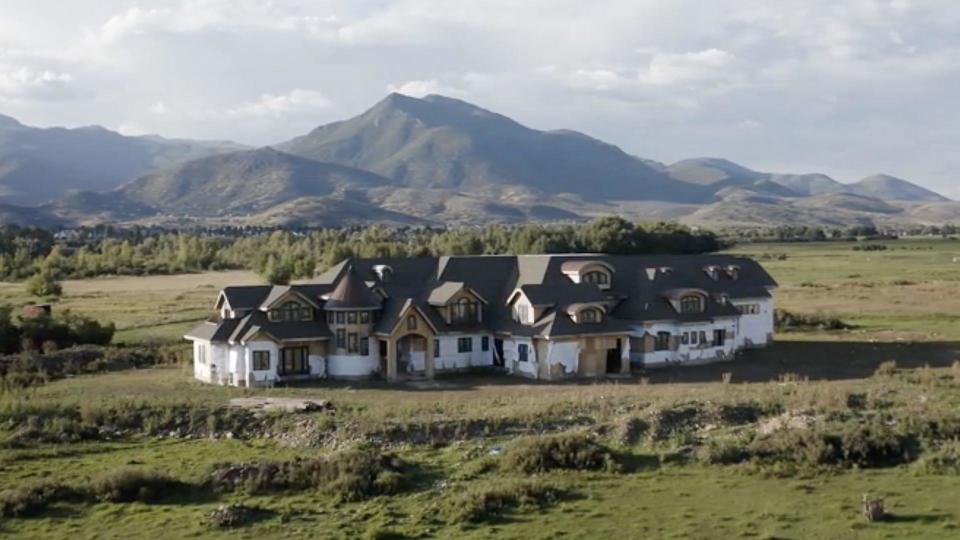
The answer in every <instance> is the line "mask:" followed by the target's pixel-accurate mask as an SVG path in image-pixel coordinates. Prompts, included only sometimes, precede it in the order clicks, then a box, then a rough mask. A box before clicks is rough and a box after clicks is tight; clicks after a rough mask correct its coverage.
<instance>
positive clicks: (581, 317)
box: [577, 308, 603, 323]
mask: <svg viewBox="0 0 960 540" xmlns="http://www.w3.org/2000/svg"><path fill="white" fill-rule="evenodd" d="M577 319H578V322H581V323H598V322H602V321H603V313H602V312H601V311H600V310H599V309H596V308H588V309H584V310H581V311H580V313H578V314H577Z"/></svg>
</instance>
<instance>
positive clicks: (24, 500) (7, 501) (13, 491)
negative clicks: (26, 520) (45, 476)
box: [0, 481, 78, 517]
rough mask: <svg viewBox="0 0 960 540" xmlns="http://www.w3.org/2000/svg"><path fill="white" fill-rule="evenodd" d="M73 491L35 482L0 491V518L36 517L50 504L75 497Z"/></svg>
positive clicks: (53, 483) (75, 494) (57, 484)
mask: <svg viewBox="0 0 960 540" xmlns="http://www.w3.org/2000/svg"><path fill="white" fill-rule="evenodd" d="M77 496H78V494H77V492H76V490H75V489H73V488H71V487H68V486H65V485H63V484H61V483H59V482H47V481H42V482H35V483H32V484H26V485H23V486H18V487H14V488H9V489H5V490H3V491H0V516H3V517H27V516H34V515H37V514H39V513H41V512H43V511H44V510H46V508H47V506H49V505H50V504H51V503H53V502H56V501H60V500H65V499H70V498H74V497H77Z"/></svg>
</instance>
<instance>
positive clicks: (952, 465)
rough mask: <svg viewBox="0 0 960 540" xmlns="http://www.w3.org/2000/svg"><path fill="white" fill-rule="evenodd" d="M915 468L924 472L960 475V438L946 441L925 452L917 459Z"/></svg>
mask: <svg viewBox="0 0 960 540" xmlns="http://www.w3.org/2000/svg"><path fill="white" fill-rule="evenodd" d="M917 469H918V470H920V471H921V472H924V473H926V474H954V475H960V440H952V441H947V442H945V443H943V444H942V445H940V446H939V447H938V448H936V449H934V450H932V451H930V452H928V453H925V454H924V455H923V456H922V457H921V458H920V459H919V460H918V461H917Z"/></svg>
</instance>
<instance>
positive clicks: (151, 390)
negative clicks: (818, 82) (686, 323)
mask: <svg viewBox="0 0 960 540" xmlns="http://www.w3.org/2000/svg"><path fill="white" fill-rule="evenodd" d="M886 245H887V246H888V249H887V250H885V251H868V252H865V251H855V250H853V246H854V244H853V243H829V244H757V245H745V246H741V247H738V248H735V249H734V250H732V251H733V252H734V253H739V254H749V255H752V256H755V257H758V258H759V259H761V261H762V262H763V264H764V265H765V266H766V267H767V268H768V269H769V270H770V272H771V273H772V274H773V275H774V277H775V278H776V279H777V280H778V282H779V283H780V284H781V288H780V290H779V291H778V293H777V303H778V306H779V307H782V308H784V309H787V310H789V311H793V312H797V313H804V314H818V313H821V314H828V315H832V316H837V317H839V318H841V319H843V320H844V321H846V322H849V323H852V324H854V325H856V328H855V329H853V330H847V331H839V332H811V331H804V332H790V333H787V334H782V335H780V336H778V342H777V344H776V345H774V346H773V347H771V348H769V349H765V350H762V351H752V352H750V353H748V354H745V355H743V356H741V357H740V358H738V359H736V360H734V361H732V362H728V363H723V364H716V365H707V366H691V367H683V368H671V369H664V370H656V371H650V372H648V373H646V374H643V376H642V377H636V378H634V379H630V380H621V381H616V382H582V383H568V384H538V383H533V382H530V381H525V380H514V379H503V378H498V377H492V376H490V377H487V376H469V377H467V376H460V377H452V378H444V379H438V380H436V381H432V382H423V383H411V384H408V385H405V386H396V385H387V384H385V383H380V382H368V383H355V384H351V385H345V384H342V383H341V384H332V383H331V384H323V383H321V384H314V385H310V386H303V387H290V388H275V389H269V390H265V389H262V390H257V391H252V390H247V389H235V388H222V387H211V386H205V385H201V384H199V383H197V382H195V381H193V380H192V379H191V377H190V373H189V371H188V370H187V369H185V368H181V367H167V368H157V369H144V370H131V371H123V372H114V373H106V374H101V375H84V376H77V377H74V378H69V379H64V380H59V381H54V382H51V383H49V384H46V385H43V386H39V387H33V388H29V389H25V390H18V391H8V392H7V393H6V394H0V492H2V491H3V490H5V489H10V488H14V489H15V488H18V487H22V486H27V485H30V484H31V483H33V482H37V481H58V482H63V483H67V484H70V485H78V486H83V485H88V484H91V482H95V479H96V478H98V477H99V476H100V475H102V474H104V473H106V472H109V471H113V470H117V469H120V468H124V467H136V468H146V469H157V470H161V471H165V472H167V473H169V474H171V475H173V476H175V477H176V478H178V479H180V480H182V481H184V482H188V483H191V485H200V484H201V483H202V480H203V479H205V478H208V476H209V472H208V471H209V470H210V467H211V466H212V465H213V464H215V463H220V462H224V461H230V462H249V461H255V460H264V459H269V460H275V461H287V460H294V459H295V458H308V459H309V458H314V457H319V456H328V455H332V454H335V453H336V452H338V451H340V450H342V449H344V448H351V447H354V446H355V445H357V444H363V445H373V446H376V447H378V448H381V449H382V451H383V452H387V453H394V454H396V455H398V456H399V457H400V458H402V460H403V461H404V462H406V463H407V464H408V465H409V470H408V471H407V472H405V473H404V474H405V475H406V476H405V478H406V481H407V484H406V485H405V487H404V489H403V490H402V491H401V492H400V493H397V494H393V495H374V496H371V497H369V498H366V499H364V500H359V501H353V502H344V501H342V500H340V499H338V498H337V497H334V496H331V494H330V493H328V492H325V491H323V490H321V489H306V490H302V489H297V490H293V489H289V490H285V491H281V492H277V493H272V494H262V493H254V492H250V493H245V492H232V493H219V492H217V493H213V492H210V491H201V492H190V494H189V496H187V495H183V494H180V495H171V496H169V497H167V498H164V499H162V500H160V501H158V502H153V503H144V502H134V503H117V502H103V501H95V500H83V501H61V502H54V503H53V504H52V505H51V506H49V507H48V508H45V509H43V510H42V511H38V512H36V513H35V515H32V516H29V517H0V536H10V537H24V538H28V537H30V538H134V537H145V538H155V537H170V538H180V537H185V538H186V537H192V538H207V537H210V538H218V537H227V536H229V537H240V538H286V537H297V538H364V537H367V538H597V537H603V536H608V537H616V538H641V537H645V538H705V539H706V538H726V537H730V538H768V539H772V538H784V539H787V538H789V539H801V538H804V539H805V538H831V539H832V538H842V539H847V538H849V539H873V538H922V539H936V538H958V537H960V503H958V501H957V500H956V499H957V498H956V496H955V495H956V494H957V493H960V451H955V452H956V454H951V453H950V452H951V450H950V448H951V446H950V444H951V442H950V441H951V440H952V439H953V438H956V437H960V364H957V363H956V362H957V360H960V325H958V324H957V322H958V321H957V320H956V318H957V316H960V300H957V298H958V295H957V294H956V293H957V292H960V263H958V262H954V261H955V260H958V261H960V242H952V241H930V240H926V241H904V240H898V241H891V242H886ZM256 282H257V277H256V276H254V275H252V274H250V273H245V272H228V273H209V274H201V275H187V276H158V277H147V278H102V279H95V280H83V281H69V282H66V283H65V284H64V286H65V295H64V298H63V299H62V302H61V303H60V304H59V305H58V306H57V309H64V308H70V309H73V310H76V311H80V312H84V313H88V314H91V315H94V316H96V317H99V318H101V319H103V320H113V321H115V322H116V323H117V325H118V328H119V329H120V331H119V333H118V339H119V340H122V341H127V342H136V341H142V340H155V341H169V340H176V339H177V338H178V337H179V336H180V335H181V334H182V333H183V332H184V331H185V330H187V329H188V328H189V327H190V326H191V325H193V324H195V323H196V322H197V321H199V320H201V319H202V318H204V317H206V316H207V315H208V314H209V312H210V308H211V306H212V303H213V301H214V298H215V295H216V291H217V289H218V288H220V287H222V286H224V285H226V284H242V283H256ZM0 301H7V302H12V303H15V304H22V303H24V302H26V301H28V298H27V297H26V296H25V295H24V293H23V290H22V287H21V285H19V284H0ZM725 377H727V378H728V379H729V380H728V381H727V382H724V378H725ZM253 396H258V397H260V396H274V397H287V398H303V399H315V400H320V399H322V400H329V401H330V402H331V403H332V404H333V410H332V411H330V412H318V413H301V414H293V413H289V414H278V413H273V414H259V413H258V414H255V413H246V412H240V413H237V412H236V411H235V410H234V409H228V408H227V404H228V403H229V401H230V400H231V399H232V398H239V397H253ZM129 411H140V412H138V413H137V414H139V415H140V416H134V417H132V416H131V414H130V413H129ZM184 411H188V412H186V413H185V412H184ZM718 411H727V413H730V412H731V411H732V412H734V413H736V414H732V415H731V414H726V413H725V414H726V415H725V414H719V413H718ZM194 412H195V415H196V417H197V418H196V421H195V422H194V420H193V419H191V422H190V428H189V429H186V430H185V431H184V430H181V431H177V432H176V433H175V432H174V429H173V428H171V427H170V426H173V425H180V424H177V422H179V416H178V415H180V416H182V415H184V414H193V413H194ZM235 413H236V414H249V415H250V416H241V417H240V418H241V420H240V422H245V421H249V422H250V425H254V426H259V427H258V428H257V429H256V430H252V431H243V430H242V428H243V425H244V424H242V423H241V424H239V425H238V424H236V423H234V424H230V421H231V420H230V418H233V417H231V416H229V415H231V414H235ZM131 418H132V419H131ZM244 418H246V420H243V419H244ZM120 419H123V421H125V422H128V423H131V422H132V425H134V426H135V427H134V428H132V429H130V430H128V431H126V432H124V433H121V434H120V435H110V436H102V435H101V436H97V437H92V438H91V437H88V439H87V440H74V439H70V440H69V441H68V442H60V443H55V442H51V441H50V440H48V439H43V438H42V437H41V435H43V434H48V433H49V434H53V435H59V434H61V433H65V432H70V430H71V429H75V428H77V427H78V426H79V427H85V428H89V427H91V426H96V427H97V428H98V429H100V430H101V431H100V433H101V434H102V433H107V434H109V433H111V432H110V431H109V429H107V426H111V425H113V424H116V423H118V422H120ZM805 421H809V422H810V424H809V425H807V424H803V425H801V426H800V427H790V428H776V429H774V428H770V427H769V426H771V425H779V424H777V422H801V423H802V422H805ZM234 422H236V420H234ZM231 426H234V427H231ZM864 426H866V427H864ZM235 428H239V429H237V430H236V433H234V431H233V430H234V429H235ZM860 428H863V430H861V431H858V430H859V429H860ZM177 429H178V430H180V429H181V428H177ZM771 429H772V430H773V433H780V431H777V429H786V430H788V431H789V430H798V431H800V432H807V431H809V430H821V429H822V430H824V433H829V434H831V436H836V437H855V436H859V437H862V439H855V438H854V439H851V440H853V441H854V442H852V443H849V446H844V449H845V450H844V454H843V455H847V453H849V452H853V453H854V454H856V453H857V452H860V453H861V454H863V453H864V452H866V454H865V455H868V457H867V458H863V459H862V460H861V461H859V462H850V461H843V460H841V461H842V463H841V462H837V463H832V462H825V463H823V464H818V465H816V466H811V465H810V464H809V463H806V464H804V463H801V462H797V463H794V462H793V461H790V460H788V459H786V458H776V459H773V458H769V457H763V455H761V454H760V453H754V454H751V456H752V457H750V458H749V459H747V458H743V459H741V458H739V457H738V458H736V459H732V458H729V459H728V454H729V453H723V452H718V451H717V450H716V449H715V448H714V445H718V446H719V447H720V448H725V447H724V446H723V445H730V447H731V448H733V449H734V450H737V451H744V450H749V451H750V452H756V451H755V450H754V449H753V447H752V446H751V444H754V443H757V442H758V441H763V440H764V437H766V436H768V435H769V433H770V432H771ZM31 430H32V431H31ZM805 430H806V431H805ZM831 430H832V431H831ZM864 430H865V431H864ZM550 433H578V434H584V435H586V436H588V437H589V438H591V440H595V441H597V443H598V444H601V445H602V446H603V447H604V448H606V449H608V450H609V451H610V452H611V453H612V454H613V455H615V456H616V461H617V463H619V468H618V469H617V470H551V471H548V472H540V473H536V474H528V473H524V472H518V471H516V470H511V469H508V468H506V466H505V465H504V464H505V463H506V461H505V460H507V459H508V458H509V457H510V455H511V454H510V453H511V452H512V451H514V450H511V449H512V448H514V447H515V445H516V444H517V443H518V440H520V439H521V438H522V437H525V436H532V435H537V434H550ZM851 433H853V435H851ZM18 437H19V438H18ZM31 437H32V438H31ZM63 440H66V439H63ZM4 441H6V442H4ZM805 441H806V442H804V443H802V444H801V443H798V445H799V446H801V447H802V446H803V444H809V440H806V439H805ZM907 443H909V444H907ZM844 444H847V443H844ZM871 445H879V446H878V448H881V449H882V448H886V447H885V446H883V445H893V446H892V447H893V448H895V449H896V450H894V451H891V452H887V451H886V450H884V451H883V452H880V451H874V450H872V449H873V446H871ZM788 446H789V445H788ZM908 447H909V451H906V450H903V451H902V452H901V450H902V449H905V448H908ZM863 448H867V450H863ZM958 448H960V446H958ZM871 452H873V453H871ZM878 452H879V453H878ZM715 454H716V455H719V456H721V459H716V458H714V457H711V456H714V455H715ZM875 454H876V455H875ZM877 455H879V456H880V458H882V459H879V458H878V457H877ZM808 457H809V456H808ZM934 458H937V459H939V460H940V461H936V460H934ZM771 459H773V460H772V461H771ZM790 459H806V458H797V457H794V458H790ZM845 459H846V458H844V460H845ZM778 460H779V461H778ZM827 461H829V460H827ZM931 463H935V464H936V466H931V465H930V464H931ZM521 484H523V485H526V484H533V485H538V486H549V487H552V488H556V489H557V490H558V492H559V493H561V495H560V496H558V497H557V498H556V499H551V500H550V501H548V502H545V503H533V502H527V503H524V504H519V506H516V505H514V506H516V507H513V506H511V505H510V504H507V505H506V506H505V507H503V508H501V509H500V510H499V511H498V512H494V513H493V515H491V516H487V517H485V518H484V519H480V520H477V521H476V522H471V521H469V520H467V521H464V520H463V519H457V518H455V517H451V516H454V515H456V513H455V512H454V510H456V508H458V507H457V506H456V505H457V504H460V502H458V501H461V502H462V501H468V502H477V501H486V502H489V501H490V500H491V497H492V496H493V495H491V494H493V493H495V492H496V491H497V490H498V489H499V490H503V489H508V488H509V486H516V485H521ZM864 494H871V495H876V496H882V497H885V498H886V502H887V509H888V510H889V511H890V513H891V516H890V517H889V519H887V520H885V521H883V522H878V523H868V522H866V520H864V518H863V517H862V516H861V515H860V500H861V497H862V496H863V495H864ZM2 500H3V495H2V493H0V506H2ZM230 502H243V503H245V504H248V505H252V506H256V507H258V508H260V509H261V510H262V515H261V516H260V518H259V519H258V520H257V521H256V522H254V523H252V524H250V525H247V526H244V527H241V528H238V529H230V530H222V529H217V528H212V527H211V526H210V525H209V524H208V523H207V522H206V521H205V519H204V518H205V516H206V515H207V514H209V513H210V512H211V511H213V510H214V509H216V508H217V507H218V506H220V505H221V504H224V503H230Z"/></svg>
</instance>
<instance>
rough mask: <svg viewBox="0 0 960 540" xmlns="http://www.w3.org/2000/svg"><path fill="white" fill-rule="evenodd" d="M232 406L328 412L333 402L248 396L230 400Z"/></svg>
mask: <svg viewBox="0 0 960 540" xmlns="http://www.w3.org/2000/svg"><path fill="white" fill-rule="evenodd" d="M230 406H231V407H239V408H241V409H246V410H249V411H270V412H273V411H281V412H288V413H308V412H328V411H332V410H333V403H331V402H330V401H329V400H326V399H302V398H282V397H246V398H233V399H231V400H230Z"/></svg>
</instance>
